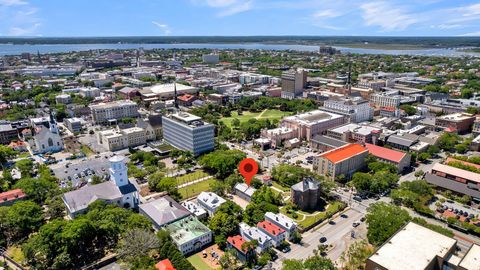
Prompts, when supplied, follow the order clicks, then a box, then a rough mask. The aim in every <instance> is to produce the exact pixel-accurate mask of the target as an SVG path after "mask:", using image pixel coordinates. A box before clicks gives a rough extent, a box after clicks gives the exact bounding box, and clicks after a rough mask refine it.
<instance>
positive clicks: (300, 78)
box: [282, 69, 307, 99]
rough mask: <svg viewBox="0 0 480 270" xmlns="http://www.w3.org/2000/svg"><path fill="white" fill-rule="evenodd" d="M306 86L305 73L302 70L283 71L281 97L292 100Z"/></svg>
mask: <svg viewBox="0 0 480 270" xmlns="http://www.w3.org/2000/svg"><path fill="white" fill-rule="evenodd" d="M306 86H307V72H306V71H305V70H303V69H298V70H295V71H285V72H283V74H282V97H283V98H287V99H294V98H295V97H297V96H300V95H301V94H302V93H303V89H304V88H305V87H306Z"/></svg>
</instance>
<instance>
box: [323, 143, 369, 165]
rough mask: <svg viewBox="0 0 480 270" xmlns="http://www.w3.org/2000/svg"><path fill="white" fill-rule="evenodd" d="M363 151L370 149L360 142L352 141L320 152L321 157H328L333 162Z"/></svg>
mask: <svg viewBox="0 0 480 270" xmlns="http://www.w3.org/2000/svg"><path fill="white" fill-rule="evenodd" d="M363 152H368V150H367V149H366V148H365V147H363V146H361V145H359V144H356V143H351V144H347V145H345V146H342V147H339V148H336V149H333V150H330V151H327V152H325V153H323V154H320V155H319V157H322V158H326V159H328V160H330V161H331V162H333V163H338V162H341V161H343V160H346V159H348V158H351V157H354V156H356V155H359V154H361V153H363Z"/></svg>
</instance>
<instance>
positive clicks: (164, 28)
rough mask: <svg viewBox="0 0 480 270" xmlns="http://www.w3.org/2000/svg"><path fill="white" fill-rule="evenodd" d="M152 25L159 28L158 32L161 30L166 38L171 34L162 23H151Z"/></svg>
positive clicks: (167, 27) (168, 28)
mask: <svg viewBox="0 0 480 270" xmlns="http://www.w3.org/2000/svg"><path fill="white" fill-rule="evenodd" d="M152 23H153V24H154V25H156V26H157V27H158V28H160V30H162V32H163V34H164V35H166V36H168V35H170V34H171V33H172V30H170V27H169V26H168V25H166V24H163V23H159V22H156V21H152Z"/></svg>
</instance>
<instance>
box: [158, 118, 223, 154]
mask: <svg viewBox="0 0 480 270" xmlns="http://www.w3.org/2000/svg"><path fill="white" fill-rule="evenodd" d="M162 125H163V138H164V139H165V141H167V142H168V143H169V144H171V145H172V146H174V147H176V148H178V149H181V150H185V151H190V152H192V153H193V154H194V155H195V156H197V155H200V154H202V153H205V152H208V151H212V150H213V148H214V135H215V134H214V128H215V127H214V126H213V125H212V124H210V123H206V122H204V121H202V118H200V117H198V116H195V115H193V114H189V113H186V112H176V113H173V114H170V115H168V116H164V117H163V118H162Z"/></svg>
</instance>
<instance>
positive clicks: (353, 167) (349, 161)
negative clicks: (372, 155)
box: [313, 143, 368, 179]
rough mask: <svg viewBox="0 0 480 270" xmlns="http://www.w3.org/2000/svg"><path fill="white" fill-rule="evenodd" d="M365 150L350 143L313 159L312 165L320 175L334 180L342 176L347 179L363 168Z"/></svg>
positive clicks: (366, 151)
mask: <svg viewBox="0 0 480 270" xmlns="http://www.w3.org/2000/svg"><path fill="white" fill-rule="evenodd" d="M367 155H368V150H367V148H365V147H363V146H361V145H359V144H355V143H350V144H346V145H344V146H341V147H338V148H335V149H333V150H330V151H327V152H325V153H322V154H320V155H319V156H317V157H316V158H315V159H314V162H313V165H314V168H316V171H317V173H318V174H320V175H325V176H326V177H327V178H330V179H336V178H337V177H338V176H340V175H343V176H345V178H347V179H349V178H351V177H352V174H353V173H355V172H356V171H358V170H360V169H362V168H363V167H365V158H366V157H367Z"/></svg>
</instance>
